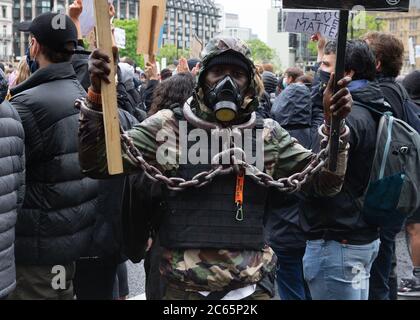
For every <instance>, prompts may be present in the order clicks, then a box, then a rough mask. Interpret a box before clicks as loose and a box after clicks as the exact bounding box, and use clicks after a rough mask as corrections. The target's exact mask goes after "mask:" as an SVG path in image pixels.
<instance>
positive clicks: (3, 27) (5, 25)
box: [0, 0, 13, 61]
mask: <svg viewBox="0 0 420 320" xmlns="http://www.w3.org/2000/svg"><path fill="white" fill-rule="evenodd" d="M12 7H13V2H12V0H6V1H0V61H13V37H12V34H13V19H12Z"/></svg>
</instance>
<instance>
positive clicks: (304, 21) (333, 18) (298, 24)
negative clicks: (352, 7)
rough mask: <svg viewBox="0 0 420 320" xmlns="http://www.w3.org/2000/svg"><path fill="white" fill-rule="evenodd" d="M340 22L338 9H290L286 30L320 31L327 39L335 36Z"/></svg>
mask: <svg viewBox="0 0 420 320" xmlns="http://www.w3.org/2000/svg"><path fill="white" fill-rule="evenodd" d="M339 24H340V14H339V12H338V11H292V12H288V13H287V18H286V26H285V31H286V32H293V33H306V34H315V33H317V32H319V33H321V34H322V35H323V36H324V37H326V38H328V39H335V38H337V33H338V27H339Z"/></svg>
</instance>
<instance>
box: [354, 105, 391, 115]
mask: <svg viewBox="0 0 420 320" xmlns="http://www.w3.org/2000/svg"><path fill="white" fill-rule="evenodd" d="M353 105H355V106H358V107H361V108H364V109H367V110H369V111H370V112H372V113H373V114H374V115H376V116H384V115H385V113H383V112H380V111H379V110H376V109H375V108H372V107H371V106H368V105H367V104H364V103H361V102H359V101H354V102H353Z"/></svg>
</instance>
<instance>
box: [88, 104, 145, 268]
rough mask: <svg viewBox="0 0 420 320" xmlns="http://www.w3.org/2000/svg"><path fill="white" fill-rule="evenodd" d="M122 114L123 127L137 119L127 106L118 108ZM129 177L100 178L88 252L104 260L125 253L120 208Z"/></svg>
mask: <svg viewBox="0 0 420 320" xmlns="http://www.w3.org/2000/svg"><path fill="white" fill-rule="evenodd" d="M119 116H120V117H119V118H120V123H121V126H122V127H123V128H124V130H129V129H131V128H132V127H133V126H134V125H136V124H137V123H138V121H137V120H136V118H134V116H132V115H130V114H129V113H128V112H126V111H124V110H121V109H120V110H119ZM129 178H130V177H129V176H125V175H117V176H112V177H108V178H107V179H101V180H98V211H97V215H96V219H95V225H94V227H93V231H92V242H91V244H90V246H89V250H88V251H87V253H86V256H88V257H95V258H99V259H101V261H102V262H103V263H105V264H118V263H120V262H122V261H124V260H125V257H124V255H123V254H122V243H123V239H122V238H123V234H122V226H121V218H122V212H121V211H122V203H123V193H124V185H125V183H126V181H127V180H128V179H129Z"/></svg>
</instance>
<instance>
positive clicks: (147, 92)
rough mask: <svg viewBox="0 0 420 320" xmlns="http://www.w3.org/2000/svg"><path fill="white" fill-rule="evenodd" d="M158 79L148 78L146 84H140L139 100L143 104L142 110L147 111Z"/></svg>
mask: <svg viewBox="0 0 420 320" xmlns="http://www.w3.org/2000/svg"><path fill="white" fill-rule="evenodd" d="M158 84H159V81H158V80H149V81H148V82H147V83H146V84H144V85H142V86H141V88H140V96H141V101H142V104H143V106H144V110H145V111H146V112H149V110H150V108H151V106H152V102H153V93H154V92H155V89H156V87H157V86H158Z"/></svg>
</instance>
